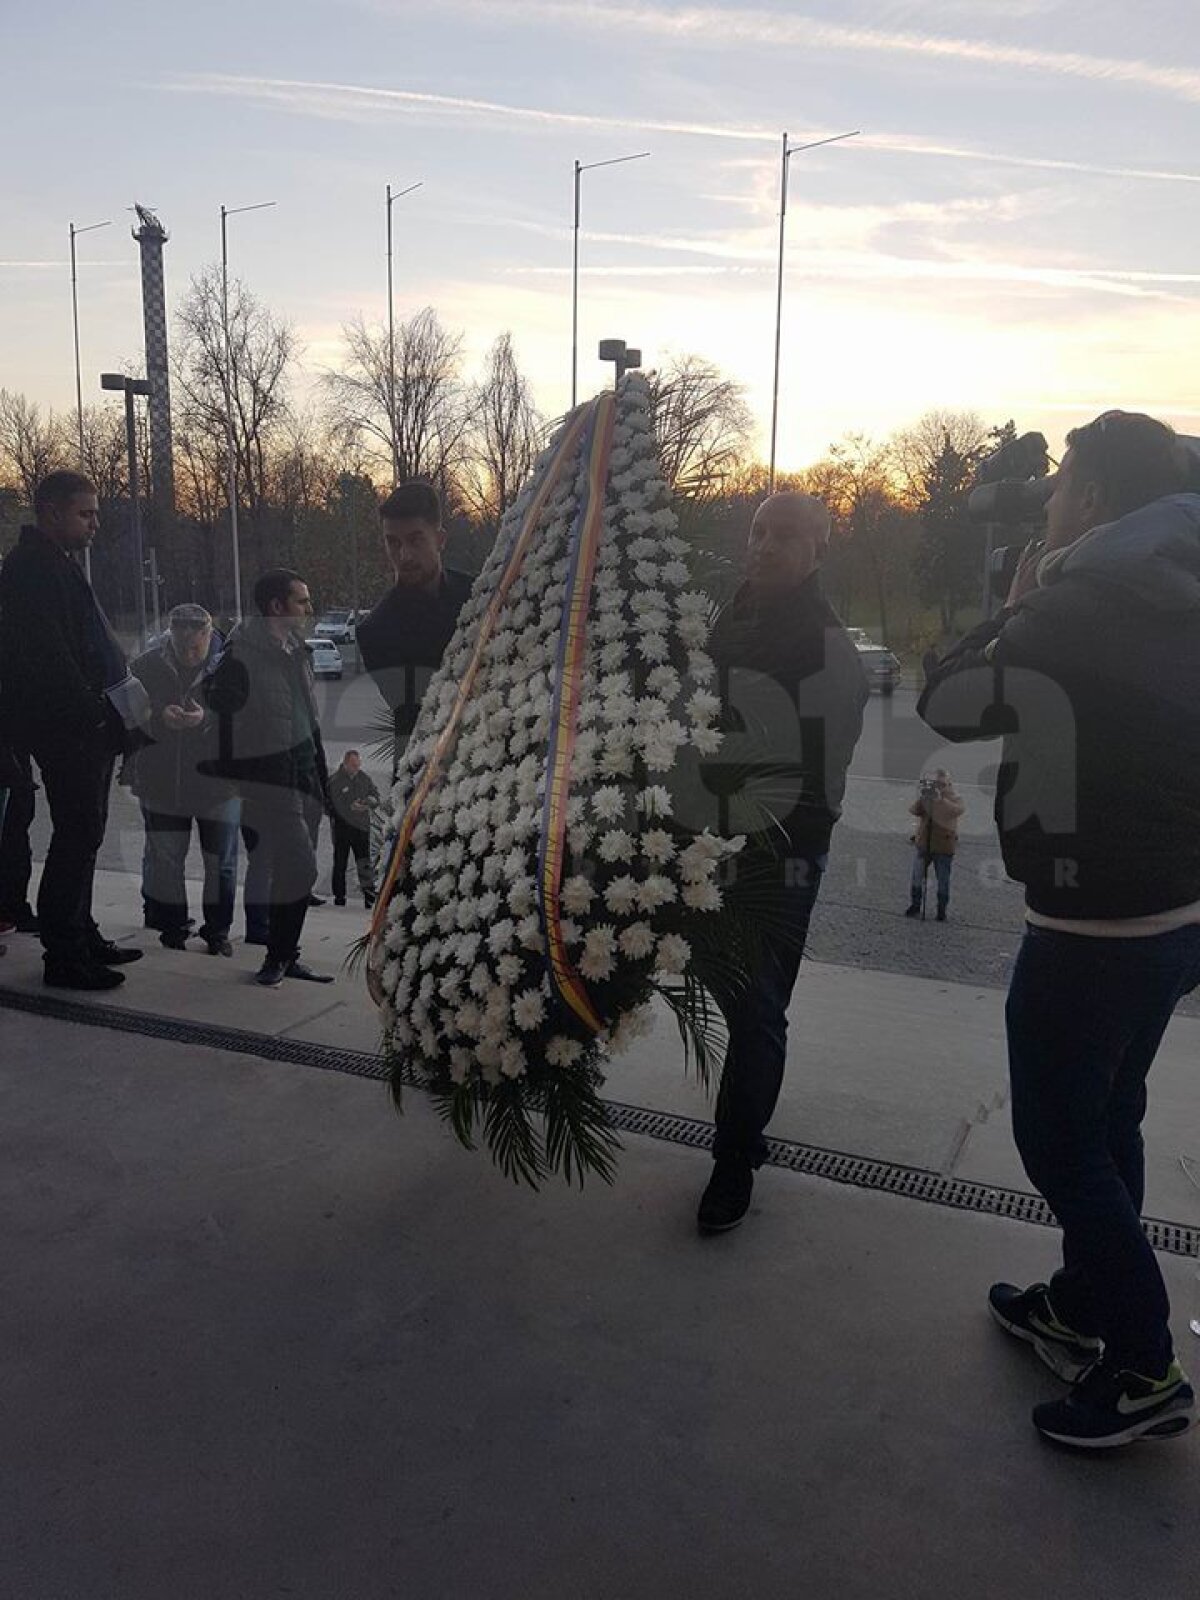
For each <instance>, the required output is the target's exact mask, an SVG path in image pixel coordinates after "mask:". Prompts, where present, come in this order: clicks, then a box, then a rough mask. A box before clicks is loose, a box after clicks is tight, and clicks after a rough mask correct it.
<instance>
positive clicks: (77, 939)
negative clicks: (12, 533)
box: [0, 472, 142, 989]
mask: <svg viewBox="0 0 1200 1600" xmlns="http://www.w3.org/2000/svg"><path fill="white" fill-rule="evenodd" d="M34 512H35V515H36V517H37V526H36V527H32V528H22V529H21V538H20V542H19V543H18V545H17V547H16V549H15V550H13V551H12V552H11V553H10V555H9V556H8V557H7V559H6V560H5V562H4V565H3V566H2V567H0V693H2V694H3V698H4V705H3V716H4V718H5V720H6V722H7V723H8V727H9V730H10V738H11V739H12V742H13V744H14V745H15V747H16V748H17V749H18V750H19V751H22V752H24V751H28V752H29V753H31V754H32V756H33V758H34V760H35V761H36V762H37V764H38V767H39V769H40V771H41V776H42V783H43V785H44V787H45V791H46V799H47V802H48V804H49V807H50V819H51V824H52V827H53V834H52V836H51V840H50V848H49V850H48V852H47V854H46V862H45V866H44V867H43V869H42V881H41V886H40V889H39V892H38V922H39V927H40V933H41V939H42V945H43V948H44V950H45V980H46V982H47V983H48V984H51V985H53V986H55V987H58V988H70V989H112V988H115V987H116V986H117V985H118V984H120V983H122V982H123V981H124V974H123V973H120V972H117V971H114V970H113V969H114V968H115V967H118V966H122V965H124V964H125V963H127V962H130V961H136V960H138V958H139V957H140V956H141V953H142V952H141V951H140V950H134V949H130V948H128V947H121V946H119V945H115V944H113V943H112V942H111V941H110V940H107V939H105V938H104V937H103V936H102V935H101V933H100V931H99V929H98V928H97V927H96V924H95V922H94V921H93V919H92V882H93V878H94V876H95V870H96V853H97V851H98V850H99V848H100V845H101V844H102V843H103V840H104V830H105V826H106V823H107V820H108V798H109V790H110V788H111V784H112V773H113V764H114V762H115V760H116V757H117V755H118V754H119V753H120V752H121V750H123V749H124V748H125V747H126V734H125V730H124V726H123V723H122V720H121V717H120V716H119V715H118V713H117V711H116V710H115V709H114V705H113V703H112V700H111V699H110V698H109V695H110V693H111V692H112V691H115V690H118V688H119V686H121V684H122V680H124V679H126V678H127V669H126V664H125V657H124V653H123V652H122V650H121V647H120V645H119V644H118V642H117V640H116V639H115V637H114V636H113V632H112V629H111V628H110V627H109V625H108V620H107V618H106V617H105V615H104V613H103V611H102V610H101V609H100V606H99V603H98V602H97V600H96V597H95V595H94V594H93V593H92V589H91V585H90V584H89V583H88V581H87V579H86V578H85V577H84V575H83V572H82V571H81V569H80V567H79V566H78V565H77V563H76V560H75V557H76V555H77V554H78V553H79V552H80V551H82V550H86V549H87V547H88V545H90V544H91V542H92V540H93V539H94V538H95V536H96V532H97V529H98V528H99V525H100V511H99V501H98V499H97V496H96V490H95V487H94V485H93V484H91V483H90V482H89V481H88V479H87V478H84V477H82V476H81V475H80V474H79V473H77V472H52V473H51V474H50V475H49V476H48V477H46V478H44V479H43V480H42V482H41V483H40V484H39V485H38V487H37V490H36V492H35V495H34Z"/></svg>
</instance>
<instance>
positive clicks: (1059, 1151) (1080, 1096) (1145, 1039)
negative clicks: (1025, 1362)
mask: <svg viewBox="0 0 1200 1600" xmlns="http://www.w3.org/2000/svg"><path fill="white" fill-rule="evenodd" d="M1197 983H1200V926H1196V927H1186V928H1180V929H1177V930H1176V931H1175V932H1174V933H1165V934H1159V935H1157V936H1155V937H1153V938H1149V939H1094V938H1088V937H1086V936H1084V935H1079V934H1070V933H1058V932H1054V931H1051V930H1049V929H1044V928H1030V929H1029V930H1028V931H1027V932H1026V934H1025V938H1024V940H1023V942H1022V944H1021V949H1020V953H1019V955H1018V957H1017V964H1016V967H1015V969H1014V972H1013V977H1012V984H1011V986H1010V988H1009V992H1008V1003H1007V1007H1006V1012H1005V1015H1006V1018H1007V1022H1008V1053H1009V1070H1010V1073H1011V1077H1012V1107H1013V1112H1012V1114H1013V1134H1014V1137H1015V1138H1016V1143H1017V1148H1018V1150H1019V1151H1020V1153H1021V1160H1022V1162H1023V1163H1024V1165H1025V1171H1026V1172H1027V1173H1028V1175H1029V1178H1030V1180H1031V1181H1032V1183H1033V1184H1034V1185H1035V1187H1036V1188H1037V1189H1038V1191H1039V1192H1040V1193H1041V1194H1042V1195H1043V1196H1044V1197H1045V1199H1046V1202H1047V1204H1048V1205H1049V1206H1050V1209H1051V1210H1052V1211H1053V1212H1054V1214H1055V1216H1056V1217H1057V1218H1058V1220H1059V1223H1060V1224H1061V1226H1062V1230H1063V1265H1062V1268H1061V1270H1060V1271H1059V1272H1057V1273H1056V1274H1055V1275H1054V1277H1053V1279H1052V1280H1051V1284H1050V1296H1051V1300H1052V1302H1053V1305H1054V1309H1055V1311H1056V1312H1057V1313H1058V1315H1059V1317H1060V1318H1061V1319H1062V1320H1063V1321H1064V1322H1066V1323H1068V1324H1069V1325H1070V1326H1071V1327H1073V1328H1075V1329H1076V1330H1077V1331H1078V1332H1080V1333H1084V1334H1090V1335H1096V1334H1099V1335H1100V1336H1101V1337H1102V1338H1103V1339H1104V1341H1105V1344H1106V1346H1107V1349H1108V1353H1109V1354H1110V1355H1111V1357H1112V1358H1113V1360H1115V1361H1116V1362H1117V1363H1119V1364H1120V1365H1121V1366H1123V1367H1128V1368H1129V1369H1130V1370H1131V1371H1134V1372H1141V1373H1146V1374H1150V1375H1157V1374H1159V1373H1161V1372H1162V1371H1163V1370H1164V1369H1165V1367H1166V1365H1167V1363H1168V1362H1169V1361H1170V1360H1171V1355H1172V1345H1171V1334H1170V1329H1169V1327H1168V1318H1169V1316H1170V1309H1171V1308H1170V1303H1169V1301H1168V1298H1167V1290H1166V1285H1165V1284H1164V1283H1163V1278H1162V1273H1161V1272H1160V1271H1159V1267H1158V1262H1157V1261H1156V1259H1155V1256H1154V1251H1153V1250H1152V1249H1151V1247H1150V1244H1149V1242H1148V1240H1147V1238H1146V1235H1145V1233H1144V1231H1143V1229H1142V1223H1141V1209H1142V1201H1143V1197H1144V1194H1145V1159H1144V1154H1143V1148H1142V1132H1141V1125H1142V1119H1143V1117H1144V1116H1145V1114H1146V1076H1147V1074H1148V1073H1149V1071H1150V1067H1151V1064H1152V1063H1153V1061H1154V1057H1155V1054H1156V1053H1157V1050H1158V1046H1159V1044H1160V1042H1161V1040H1162V1036H1163V1033H1164V1032H1165V1031H1166V1027H1167V1023H1168V1022H1169V1021H1170V1018H1171V1013H1172V1011H1173V1010H1174V1009H1175V1006H1176V1004H1177V1002H1178V1001H1179V1000H1181V999H1182V998H1183V996H1184V995H1185V994H1187V993H1189V991H1190V990H1192V989H1194V988H1195V987H1196V985H1197Z"/></svg>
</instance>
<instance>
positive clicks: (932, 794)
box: [904, 767, 966, 922]
mask: <svg viewBox="0 0 1200 1600" xmlns="http://www.w3.org/2000/svg"><path fill="white" fill-rule="evenodd" d="M965 810H966V805H965V803H964V801H963V800H962V799H961V798H960V797H959V795H958V792H957V790H956V789H955V787H954V780H953V779H952V778H951V776H950V774H949V773H948V772H947V771H946V769H945V767H939V768H938V769H937V771H936V772H931V773H930V774H929V775H928V776H927V777H924V778H922V779H921V781H920V784H919V785H918V789H917V798H916V799H915V800H914V801H913V803H912V805H910V806H909V808H908V811H909V815H910V816H913V817H916V818H917V825H916V828H915V830H914V832H913V835H912V846H913V866H912V892H911V895H910V897H909V904H908V910H907V911H906V912H905V913H904V915H905V916H906V917H919V916H921V914H922V913H923V912H924V910H925V880H926V879H927V878H928V876H929V869H930V867H932V868H933V870H934V873H935V874H936V876H937V919H938V921H939V922H945V920H946V907H947V906H948V905H949V904H950V869H951V867H952V866H953V865H954V852H955V850H956V849H957V847H958V819H959V818H960V817H961V816H962V814H963V812H964V811H965Z"/></svg>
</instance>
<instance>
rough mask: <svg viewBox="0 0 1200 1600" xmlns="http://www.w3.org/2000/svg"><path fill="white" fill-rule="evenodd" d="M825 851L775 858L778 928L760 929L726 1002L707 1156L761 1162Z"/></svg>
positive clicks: (785, 1049)
mask: <svg viewBox="0 0 1200 1600" xmlns="http://www.w3.org/2000/svg"><path fill="white" fill-rule="evenodd" d="M827 860H828V857H827V856H824V855H822V856H819V857H792V858H791V859H789V860H787V861H783V862H780V863H777V867H778V869H779V871H780V873H781V876H782V882H781V883H779V882H777V883H776V885H775V888H776V889H777V890H778V893H779V900H778V913H777V915H778V921H779V923H780V924H781V926H780V927H779V929H778V931H774V930H773V931H772V932H770V933H766V934H764V935H763V936H762V942H761V947H760V949H759V951H758V959H757V962H756V967H755V971H754V973H753V974H752V977H751V981H750V983H749V985H748V986H747V987H746V988H745V989H743V990H741V991H739V992H738V994H737V995H736V996H735V997H734V998H733V999H732V1000H731V1001H728V1002H726V1004H725V1021H726V1024H727V1026H728V1029H729V1048H728V1051H727V1052H726V1056H725V1068H724V1071H723V1072H722V1074H721V1088H720V1091H719V1093H718V1095H717V1110H716V1118H715V1121H716V1137H715V1139H714V1141H713V1155H714V1156H716V1157H718V1158H719V1157H722V1156H733V1155H736V1156H744V1157H745V1158H746V1159H747V1160H748V1161H750V1162H751V1164H752V1165H753V1166H756V1167H757V1166H761V1165H762V1162H763V1160H764V1159H765V1157H766V1154H767V1146H766V1141H765V1139H764V1138H763V1133H764V1131H765V1129H766V1126H767V1124H768V1123H769V1122H770V1120H771V1117H772V1116H773V1115H774V1111H775V1106H776V1103H777V1102H778V1100H779V1091H780V1089H781V1088H782V1087H783V1069H784V1065H785V1063H786V1061H787V1031H788V1025H787V1008H788V1005H789V1003H790V1001H791V998H792V990H793V989H794V988H795V985H796V978H797V977H798V975H799V972H800V961H801V958H802V957H803V954H804V942H805V940H806V938H807V937H808V925H809V922H810V920H811V918H812V913H813V907H814V906H815V905H816V903H817V895H818V893H819V892H820V888H821V877H822V874H823V873H824V870H825V863H826V861H827Z"/></svg>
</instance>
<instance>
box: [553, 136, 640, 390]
mask: <svg viewBox="0 0 1200 1600" xmlns="http://www.w3.org/2000/svg"><path fill="white" fill-rule="evenodd" d="M649 154H650V152H649V150H639V151H638V153H637V154H636V155H633V156H614V157H613V158H612V160H611V161H588V162H585V163H582V164H581V163H580V162H578V161H577V162H576V163H575V225H574V248H573V251H572V256H571V409H572V411H574V409H575V402H576V400H577V398H578V390H579V191H580V178H581V177H582V176H583V174H584V173H585V172H593V171H594V170H595V169H596V168H597V167H620V166H623V165H624V164H625V162H627V161H645V160H646V158H647V157H648V156H649Z"/></svg>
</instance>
